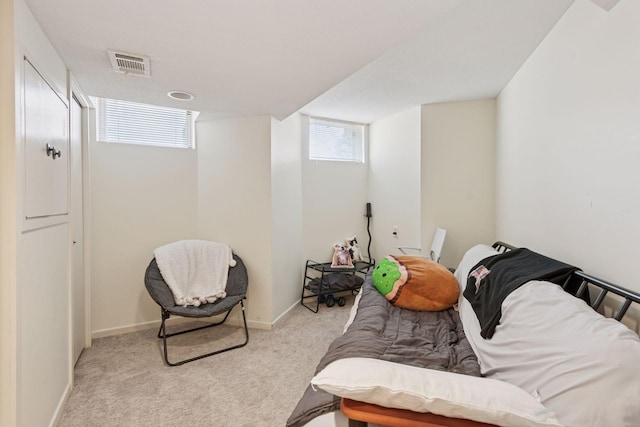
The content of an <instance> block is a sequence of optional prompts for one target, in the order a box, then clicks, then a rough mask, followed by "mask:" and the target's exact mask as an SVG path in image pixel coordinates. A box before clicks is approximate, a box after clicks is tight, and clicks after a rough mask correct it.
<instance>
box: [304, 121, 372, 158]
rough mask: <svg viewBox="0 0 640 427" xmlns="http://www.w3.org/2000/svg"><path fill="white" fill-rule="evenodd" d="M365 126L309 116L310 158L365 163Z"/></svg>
mask: <svg viewBox="0 0 640 427" xmlns="http://www.w3.org/2000/svg"><path fill="white" fill-rule="evenodd" d="M364 126H365V125H363V124H360V123H350V122H341V121H336V120H327V119H319V118H315V117H310V118H309V159H310V160H334V161H343V162H358V163H364V135H365V132H364Z"/></svg>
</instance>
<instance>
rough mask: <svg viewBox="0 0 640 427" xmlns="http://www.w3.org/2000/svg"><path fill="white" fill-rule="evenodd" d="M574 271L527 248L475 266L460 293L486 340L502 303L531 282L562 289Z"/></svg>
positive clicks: (498, 316)
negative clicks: (540, 281)
mask: <svg viewBox="0 0 640 427" xmlns="http://www.w3.org/2000/svg"><path fill="white" fill-rule="evenodd" d="M575 270H578V269H577V268H576V267H573V266H571V265H568V264H565V263H562V262H560V261H556V260H554V259H552V258H547V257H546V256H544V255H540V254H538V253H536V252H533V251H530V250H529V249H527V248H519V249H514V250H512V251H509V252H505V253H504V254H500V255H493V256H490V257H488V258H485V259H483V260H482V261H480V262H479V263H478V264H476V265H475V266H474V267H473V269H472V270H471V273H469V277H468V278H467V286H466V288H465V290H464V293H463V295H464V297H465V298H466V299H467V300H468V301H469V302H470V303H471V306H472V307H473V310H474V311H475V313H476V316H477V317H478V321H479V322H480V327H481V331H480V335H481V336H482V337H483V338H485V339H489V338H491V337H492V336H493V333H494V332H495V329H496V326H498V324H499V323H500V318H501V317H502V302H503V301H504V300H505V298H506V297H507V296H508V295H509V294H510V293H511V292H513V291H515V290H516V289H518V288H519V287H520V286H522V285H524V284H525V283H527V282H529V281H531V280H542V281H547V282H551V283H555V284H557V285H563V284H564V282H565V281H566V280H567V279H568V278H569V276H571V273H573V272H574V271H575Z"/></svg>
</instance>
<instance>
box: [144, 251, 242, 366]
mask: <svg viewBox="0 0 640 427" xmlns="http://www.w3.org/2000/svg"><path fill="white" fill-rule="evenodd" d="M233 257H234V259H235V260H236V263H237V265H236V266H235V267H231V268H230V270H229V282H228V283H227V290H229V289H230V287H231V289H232V290H233V289H234V288H235V287H237V286H240V287H242V286H244V288H245V289H244V291H242V293H241V294H236V295H227V298H229V299H231V298H238V297H240V298H239V299H238V301H237V302H234V303H233V304H231V305H229V306H228V307H226V308H225V309H222V310H216V309H215V306H216V304H218V302H216V303H213V304H205V305H203V306H201V307H200V308H196V307H182V306H176V305H175V302H174V301H173V294H172V293H171V290H170V289H169V287H168V286H167V285H166V283H164V280H163V279H162V275H161V274H160V271H159V269H158V267H157V263H156V261H155V259H153V260H151V263H150V264H149V266H148V267H147V271H146V274H145V285H146V287H147V290H148V291H149V294H150V295H151V297H152V298H153V300H154V301H155V302H156V303H158V305H160V313H161V318H162V322H161V324H160V329H159V330H158V338H160V339H162V349H163V354H162V357H163V360H164V363H165V364H166V365H167V366H180V365H184V364H185V363H188V362H193V361H194V360H200V359H204V358H205V357H209V356H214V355H216V354H220V353H224V352H226V351H229V350H234V349H236V348H240V347H244V346H245V345H247V343H248V342H249V329H248V327H247V318H246V316H245V307H244V300H245V299H246V296H245V293H246V282H247V276H246V274H247V273H246V268H245V266H244V264H243V262H242V260H241V259H240V258H239V257H238V256H237V255H235V254H234V256H233ZM234 269H238V270H234ZM154 280H155V281H156V282H157V281H161V282H162V283H164V286H166V289H164V288H162V287H161V289H160V292H159V290H158V288H157V287H156V288H153V286H152V284H151V282H152V281H154ZM232 282H233V284H232ZM239 282H244V283H239ZM152 288H153V289H152ZM227 298H223V299H222V300H220V303H223V302H224V301H225V300H226V299H227ZM238 304H239V305H240V307H241V309H242V321H243V326H244V336H245V338H244V342H242V343H240V344H235V345H232V346H230V347H226V348H223V349H221V350H216V351H212V352H209V353H205V354H202V355H199V356H195V357H190V358H188V359H184V360H180V361H178V362H170V361H169V353H168V343H167V338H170V337H173V336H176V335H182V334H186V333H188V332H194V331H199V330H202V329H207V328H212V327H214V326H219V325H222V324H223V323H225V322H226V320H227V318H228V317H229V315H230V314H231V311H233V308H234V307H236V306H237V305H238ZM202 307H205V308H204V309H203V308H202ZM225 312H226V314H225V316H224V318H223V319H222V320H221V321H218V322H214V323H209V324H206V325H204V326H198V327H195V328H190V329H186V330H181V331H178V332H172V333H167V325H166V321H167V320H168V319H169V318H170V317H171V315H172V314H173V315H176V316H180V317H187V318H201V317H213V316H218V315H221V314H223V313H225Z"/></svg>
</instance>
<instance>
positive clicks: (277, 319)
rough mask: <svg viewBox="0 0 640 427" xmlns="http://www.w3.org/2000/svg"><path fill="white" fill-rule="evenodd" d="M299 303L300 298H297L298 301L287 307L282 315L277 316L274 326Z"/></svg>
mask: <svg viewBox="0 0 640 427" xmlns="http://www.w3.org/2000/svg"><path fill="white" fill-rule="evenodd" d="M298 304H300V300H297V301H296V302H294V303H293V304H291V307H289V308H287V309H286V310H285V311H284V313H282V314H281V315H280V316H278V317H276V319H275V320H274V321H273V323H272V324H273V326H275V325H276V324H277V323H278V322H279V321H281V320H282V319H283V318H284V317H286V315H287V314H289V312H290V311H291V310H293V309H294V308H295V307H296V306H297V305H298Z"/></svg>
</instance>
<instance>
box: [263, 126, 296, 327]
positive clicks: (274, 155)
mask: <svg viewBox="0 0 640 427" xmlns="http://www.w3.org/2000/svg"><path fill="white" fill-rule="evenodd" d="M301 138H302V120H301V116H300V114H297V113H296V114H293V115H292V116H290V117H289V118H287V119H286V120H283V121H278V120H276V119H274V118H272V119H271V220H272V224H271V227H272V233H271V268H272V271H271V283H272V291H271V293H272V295H273V296H274V298H273V301H272V313H273V315H272V317H277V316H279V315H281V314H282V313H284V312H285V311H286V310H287V309H288V308H289V307H291V306H292V305H293V304H295V303H296V302H298V301H299V300H300V292H301V286H302V274H303V273H302V270H303V268H302V266H303V265H304V260H303V257H302V182H301V179H302V162H301V160H302V158H301V156H302V154H301V152H302V141H301ZM271 320H272V321H273V320H276V319H271Z"/></svg>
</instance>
